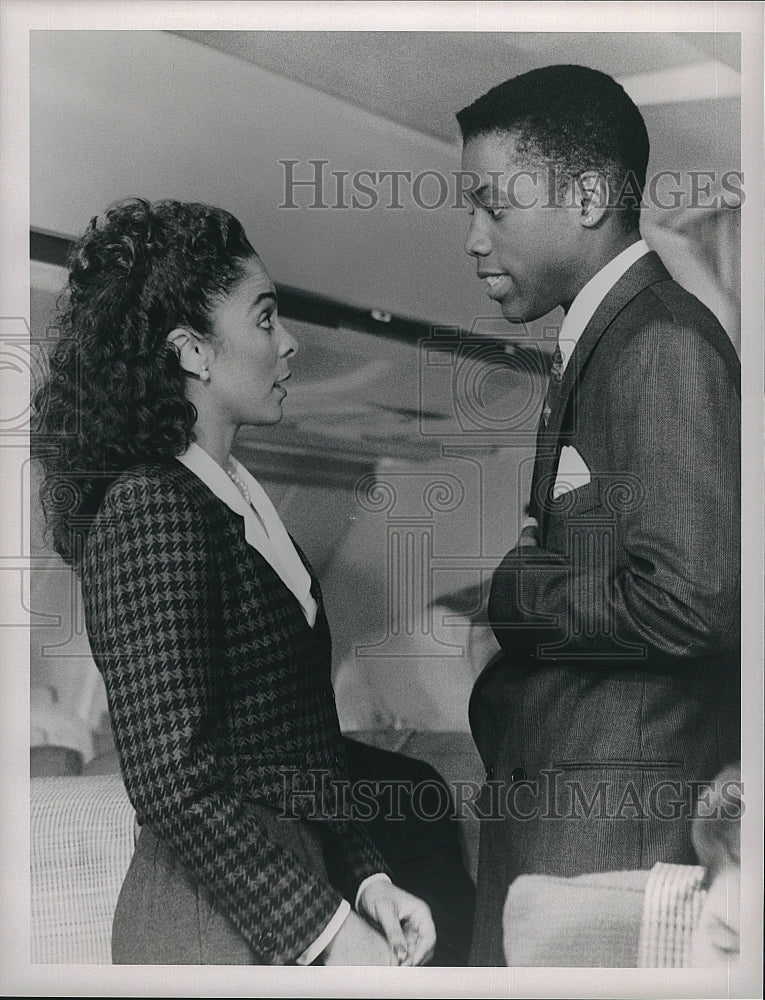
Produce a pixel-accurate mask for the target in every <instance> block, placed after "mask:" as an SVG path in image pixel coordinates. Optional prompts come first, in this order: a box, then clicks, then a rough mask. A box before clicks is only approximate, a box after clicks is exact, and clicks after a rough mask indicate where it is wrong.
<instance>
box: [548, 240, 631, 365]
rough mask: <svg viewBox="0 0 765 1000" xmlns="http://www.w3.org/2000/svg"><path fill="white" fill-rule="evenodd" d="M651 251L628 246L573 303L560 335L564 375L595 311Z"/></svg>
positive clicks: (592, 279)
mask: <svg viewBox="0 0 765 1000" xmlns="http://www.w3.org/2000/svg"><path fill="white" fill-rule="evenodd" d="M649 250H650V247H649V246H648V244H647V243H646V242H645V240H638V241H637V243H633V244H632V245H631V246H628V247H627V249H626V250H622V252H621V253H620V254H617V256H616V257H614V258H613V260H610V261H609V262H608V263H607V264H606V266H605V267H602V268H601V269H600V270H599V271H598V273H597V274H595V275H593V277H592V278H590V280H589V281H588V282H587V284H586V285H585V286H584V288H582V290H581V291H580V292H579V294H578V295H577V297H576V298H575V299H574V301H573V302H572V303H571V305H570V306H569V310H568V312H567V313H566V315H565V316H564V318H563V325H562V326H561V328H560V333H559V334H558V346H559V347H560V352H561V354H562V355H563V371H565V370H566V366H567V365H568V362H569V359H570V358H571V355H572V354H573V353H574V348H575V347H576V345H577V344H578V343H579V338H580V337H581V336H582V334H583V333H584V331H585V328H586V326H587V324H588V323H589V322H590V320H591V319H592V317H593V316H594V315H595V310H596V309H597V308H598V306H599V305H600V303H601V302H602V301H603V299H604V298H605V297H606V295H608V293H609V292H610V291H611V289H612V288H613V287H614V285H615V284H616V282H617V281H618V280H619V278H621V277H622V275H624V274H626V273H627V271H628V270H629V269H630V268H631V267H632V265H633V264H634V263H636V262H637V261H639V260H640V258H641V257H644V256H645V255H646V254H647V253H648V252H649Z"/></svg>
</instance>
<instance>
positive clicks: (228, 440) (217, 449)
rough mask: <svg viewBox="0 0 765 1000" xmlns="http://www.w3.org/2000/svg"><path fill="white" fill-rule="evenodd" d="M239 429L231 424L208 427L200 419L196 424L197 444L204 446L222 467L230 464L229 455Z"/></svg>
mask: <svg viewBox="0 0 765 1000" xmlns="http://www.w3.org/2000/svg"><path fill="white" fill-rule="evenodd" d="M238 430H239V428H238V427H231V426H225V427H208V426H205V423H204V422H200V421H197V423H196V424H195V425H194V434H195V437H196V442H197V444H198V445H199V447H200V448H204V450H205V451H206V452H207V454H208V455H209V456H210V458H212V459H214V460H215V461H216V462H217V463H218V465H219V466H220V467H221V468H222V469H225V468H226V465H227V464H228V456H229V455H230V454H231V446H232V444H233V443H234V438H235V437H236V432H237V431H238Z"/></svg>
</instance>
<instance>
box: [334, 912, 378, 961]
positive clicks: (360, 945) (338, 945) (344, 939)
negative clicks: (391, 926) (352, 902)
mask: <svg viewBox="0 0 765 1000" xmlns="http://www.w3.org/2000/svg"><path fill="white" fill-rule="evenodd" d="M321 954H322V959H323V961H324V965H395V964H396V962H395V959H394V958H393V955H392V953H391V950H390V948H389V947H388V942H387V941H386V940H385V938H384V937H383V936H382V934H380V933H379V932H378V931H376V930H375V929H374V927H370V925H369V924H368V923H367V922H366V920H362V919H361V917H360V916H359V915H358V914H356V913H353V912H351V913H349V914H348V916H347V917H346V919H345V921H344V922H343V926H342V927H341V928H340V930H339V931H338V932H337V934H335V936H334V937H333V938H332V940H331V941H330V943H329V944H328V945H327V947H326V948H325V949H324V951H323V952H322V953H321Z"/></svg>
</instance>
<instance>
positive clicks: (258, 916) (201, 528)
mask: <svg viewBox="0 0 765 1000" xmlns="http://www.w3.org/2000/svg"><path fill="white" fill-rule="evenodd" d="M214 564H215V556H214V553H213V551H212V545H211V542H210V539H209V534H208V532H207V531H206V529H205V525H204V524H203V521H202V517H201V514H200V513H199V512H198V511H196V510H195V508H194V507H193V506H192V505H191V504H189V503H180V502H179V500H178V498H177V497H174V498H172V501H171V500H170V499H169V498H168V497H167V496H158V495H157V491H156V489H149V488H147V485H146V483H145V482H142V481H140V480H137V479H136V480H132V481H130V480H127V481H125V480H123V481H121V482H120V483H119V484H117V485H115V486H113V487H112V489H111V490H110V492H109V494H108V495H107V498H106V500H105V502H104V504H103V505H102V507H101V510H100V511H99V514H98V516H97V519H96V521H95V523H94V525H93V528H92V530H91V532H90V535H89V539H88V543H87V545H86V549H85V552H84V556H83V560H82V564H81V578H82V590H83V595H84V602H85V614H86V623H87V628H88V633H89V636H90V640H91V646H92V651H93V655H94V658H95V660H96V662H97V664H98V666H99V669H100V670H101V673H102V674H103V677H104V680H105V683H106V690H107V696H108V701H109V709H110V715H111V719H112V729H113V732H114V736H115V742H116V745H117V751H118V754H119V757H120V762H121V765H122V771H123V776H124V779H125V785H126V788H127V792H128V794H129V796H130V799H131V801H132V803H133V805H134V807H135V809H136V812H137V814H138V816H139V818H140V819H141V821H142V822H144V823H147V824H149V825H150V826H151V827H152V828H153V830H154V831H155V832H156V833H157V835H158V836H159V837H160V838H161V839H163V840H165V841H166V842H167V843H168V844H169V845H171V846H172V847H173V849H174V850H175V851H176V852H177V853H178V855H179V856H180V857H181V859H182V860H183V861H184V863H185V864H186V865H187V867H188V868H189V870H190V872H191V873H192V875H193V877H194V878H196V879H197V880H198V881H199V882H200V883H201V884H203V885H205V886H206V887H207V888H208V889H209V890H210V892H211V893H212V894H213V896H214V898H215V900H216V903H217V905H218V906H219V908H220V909H221V911H222V912H224V913H225V914H226V916H227V917H228V918H229V919H230V920H231V922H232V923H233V924H234V925H235V926H236V928H237V929H238V930H239V932H240V933H241V934H242V935H243V937H244V938H245V939H246V941H247V942H248V944H249V945H250V947H251V948H252V950H253V952H254V953H255V955H256V956H257V957H258V958H259V959H260V961H261V962H262V963H264V964H284V963H287V962H291V961H294V960H295V959H296V958H297V957H298V956H300V955H301V954H302V953H303V952H304V950H305V949H306V948H307V947H308V946H309V945H310V944H311V943H312V941H314V940H315V939H316V938H317V937H318V936H319V934H320V933H321V931H322V930H323V929H324V927H325V926H326V925H327V923H328V922H329V920H330V919H331V917H332V916H333V915H334V913H335V912H336V910H337V908H338V906H339V904H340V902H341V899H342V897H341V895H340V893H339V892H338V891H337V890H335V889H334V888H333V887H332V886H331V885H330V884H329V883H328V882H326V881H324V880H322V879H321V878H320V877H317V875H316V874H315V873H313V872H312V871H310V870H308V869H307V868H306V867H305V866H304V865H302V864H301V861H300V859H299V858H298V857H297V856H296V855H294V854H293V853H292V852H290V851H288V850H287V849H285V848H284V847H282V846H281V845H279V844H277V843H275V842H274V841H273V839H269V837H268V835H267V832H266V830H265V829H264V827H263V825H262V824H261V823H260V822H259V821H258V820H257V818H256V817H255V816H254V815H253V812H252V810H249V809H246V808H243V803H242V801H241V800H240V799H239V797H238V796H237V794H236V792H235V790H234V788H233V787H232V785H231V783H230V782H228V781H227V780H226V776H225V775H224V774H222V773H221V770H220V768H219V766H218V762H217V760H216V754H215V752H214V743H213V718H214V713H215V705H216V699H217V697H218V692H217V683H218V680H217V676H218V671H217V663H216V659H217V654H216V651H217V650H219V649H220V648H221V643H222V642H223V641H224V637H223V636H221V635H220V634H219V630H218V624H217V622H218V615H217V613H216V594H215V592H214V589H215V584H214V581H215V579H216V574H215V572H214Z"/></svg>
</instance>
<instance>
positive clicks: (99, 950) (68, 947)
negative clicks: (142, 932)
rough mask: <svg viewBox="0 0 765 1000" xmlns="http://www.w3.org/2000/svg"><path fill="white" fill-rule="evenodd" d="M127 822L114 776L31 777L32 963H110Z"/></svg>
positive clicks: (130, 820) (127, 808) (130, 840)
mask: <svg viewBox="0 0 765 1000" xmlns="http://www.w3.org/2000/svg"><path fill="white" fill-rule="evenodd" d="M134 818H135V814H134V812H133V807H132V806H131V805H130V801H129V800H128V797H127V794H126V792H125V789H124V787H123V785H122V780H121V778H120V776H119V775H118V774H104V775H95V776H92V777H80V776H77V777H55V778H32V780H31V837H30V840H31V858H30V866H31V888H32V899H31V936H32V941H31V957H32V962H56V963H83V964H99V963H100V964H103V963H107V964H108V963H109V962H111V929H112V915H113V913H114V908H115V906H116V903H117V896H118V895H119V891H120V886H121V885H122V881H123V879H124V877H125V873H126V871H127V869H128V865H129V864H130V858H131V857H132V854H133V846H134V843H135V838H134Z"/></svg>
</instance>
